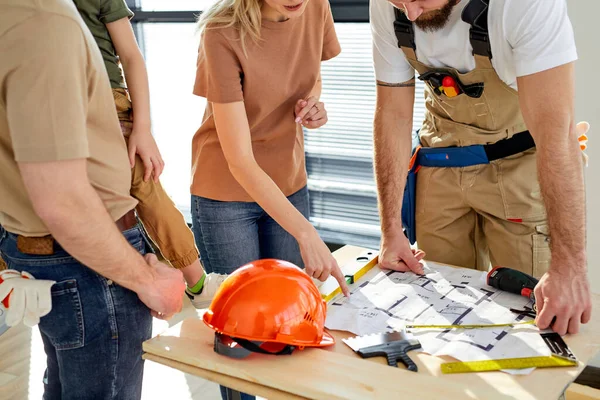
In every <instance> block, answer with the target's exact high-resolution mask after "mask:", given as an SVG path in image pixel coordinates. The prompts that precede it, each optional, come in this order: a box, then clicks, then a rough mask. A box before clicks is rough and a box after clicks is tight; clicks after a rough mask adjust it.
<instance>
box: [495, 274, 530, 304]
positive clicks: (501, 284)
mask: <svg viewBox="0 0 600 400" xmlns="http://www.w3.org/2000/svg"><path fill="white" fill-rule="evenodd" d="M538 282H539V281H538V280H537V279H536V278H534V277H533V276H531V275H527V274H526V273H524V272H521V271H517V270H515V269H512V268H507V267H495V268H494V269H492V270H491V271H490V272H489V273H488V275H487V284H488V285H490V286H491V287H495V288H496V289H500V290H502V291H505V292H509V293H514V294H518V295H521V296H524V297H527V298H529V299H530V300H531V301H533V302H534V304H535V296H534V294H533V289H534V288H535V285H537V284H538Z"/></svg>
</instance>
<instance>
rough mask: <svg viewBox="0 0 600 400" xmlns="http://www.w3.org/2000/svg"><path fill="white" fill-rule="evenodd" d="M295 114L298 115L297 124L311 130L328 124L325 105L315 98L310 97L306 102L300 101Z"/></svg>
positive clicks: (297, 103)
mask: <svg viewBox="0 0 600 400" xmlns="http://www.w3.org/2000/svg"><path fill="white" fill-rule="evenodd" d="M294 114H295V115H296V123H301V124H302V125H303V126H305V127H306V128H309V129H316V128H320V127H322V126H323V125H325V124H326V123H327V110H325V104H324V103H322V102H320V101H319V100H317V98H316V97H314V96H310V97H309V98H308V99H306V100H303V99H300V100H298V101H297V102H296V107H295V110H294Z"/></svg>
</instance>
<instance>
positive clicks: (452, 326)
mask: <svg viewBox="0 0 600 400" xmlns="http://www.w3.org/2000/svg"><path fill="white" fill-rule="evenodd" d="M534 324H535V320H531V321H519V322H510V323H506V324H478V325H468V324H465V325H406V326H405V327H404V328H405V329H407V330H411V329H484V328H503V327H510V326H519V325H534Z"/></svg>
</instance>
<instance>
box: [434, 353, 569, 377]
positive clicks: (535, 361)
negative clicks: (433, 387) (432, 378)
mask: <svg viewBox="0 0 600 400" xmlns="http://www.w3.org/2000/svg"><path fill="white" fill-rule="evenodd" d="M576 365H577V360H573V359H571V358H565V357H560V356H557V355H551V356H547V357H526V358H505V359H500V360H484V361H457V362H450V363H444V364H442V365H441V368H442V373H444V374H457V373H464V372H485V371H500V370H503V369H523V368H533V367H535V368H551V367H573V366H576Z"/></svg>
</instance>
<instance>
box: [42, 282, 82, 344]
mask: <svg viewBox="0 0 600 400" xmlns="http://www.w3.org/2000/svg"><path fill="white" fill-rule="evenodd" d="M39 328H40V331H41V332H42V333H43V334H45V335H46V336H48V338H49V339H50V342H51V343H52V345H53V346H54V347H55V348H56V349H57V350H69V349H77V348H80V347H83V345H84V325H83V310H82V307H81V299H80V296H79V290H78V289H77V281H76V280H75V279H69V280H66V281H62V282H58V283H55V284H54V285H53V286H52V311H50V313H49V314H48V315H46V316H45V317H43V318H41V320H40V324H39Z"/></svg>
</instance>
